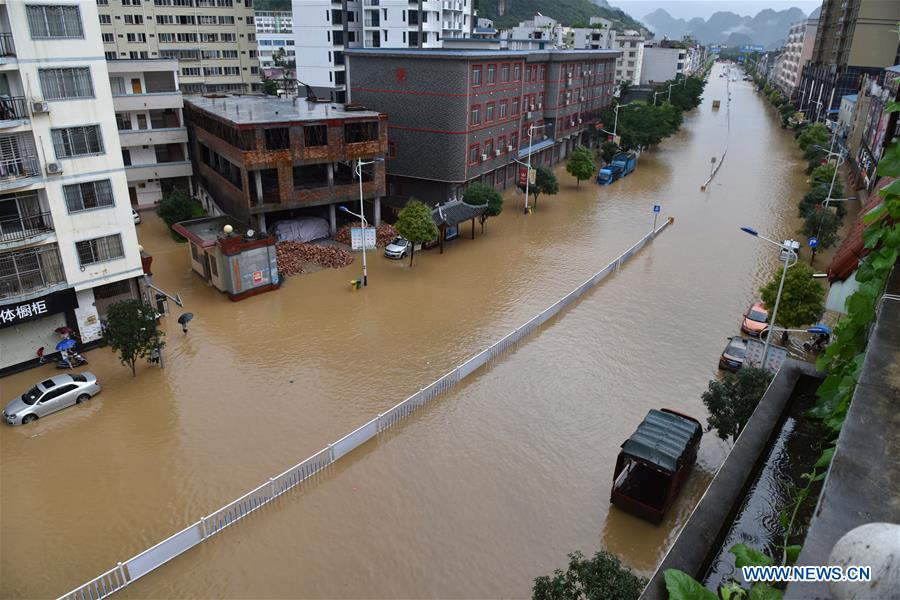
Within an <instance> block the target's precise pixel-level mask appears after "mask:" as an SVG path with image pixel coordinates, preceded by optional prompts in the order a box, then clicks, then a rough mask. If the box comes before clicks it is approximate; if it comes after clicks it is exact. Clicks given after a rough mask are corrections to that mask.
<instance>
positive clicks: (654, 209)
mask: <svg viewBox="0 0 900 600" xmlns="http://www.w3.org/2000/svg"><path fill="white" fill-rule="evenodd" d="M660 209H661V207H660V205H659V204H654V205H653V212H655V213H658V212H659V211H660Z"/></svg>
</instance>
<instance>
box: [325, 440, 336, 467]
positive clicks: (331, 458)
mask: <svg viewBox="0 0 900 600" xmlns="http://www.w3.org/2000/svg"><path fill="white" fill-rule="evenodd" d="M326 461H327V463H326V464H329V465H330V464H331V463H333V462H334V444H328V452H327V453H326Z"/></svg>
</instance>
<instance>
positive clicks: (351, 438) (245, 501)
mask: <svg viewBox="0 0 900 600" xmlns="http://www.w3.org/2000/svg"><path fill="white" fill-rule="evenodd" d="M672 222H673V220H672V218H671V217H670V218H669V219H667V220H666V221H665V222H664V223H663V224H662V225H661V226H660V227H658V228H657V229H656V230H655V231H651V232H650V233H648V234H647V235H645V236H644V237H642V238H641V239H640V240H639V241H638V242H637V243H636V244H634V245H633V246H631V247H630V248H629V249H628V250H626V251H625V252H623V253H622V254H621V255H620V256H618V257H617V258H616V259H615V260H613V261H612V262H610V263H609V264H608V265H606V267H604V268H603V270H601V271H600V272H598V273H596V274H594V275H593V276H592V277H591V278H590V279H588V280H587V281H585V282H584V283H582V284H581V285H579V286H578V287H577V288H575V289H574V290H572V291H571V292H569V293H568V294H566V295H565V296H564V297H563V298H562V299H560V300H559V301H557V302H556V303H555V304H553V305H552V306H550V307H549V308H547V309H546V310H544V311H542V312H541V313H540V314H538V315H537V316H535V317H533V318H532V319H531V320H530V321H528V322H527V323H525V324H524V325H522V326H521V327H518V328H517V329H515V330H514V331H512V332H510V333H509V334H507V335H506V336H504V337H503V338H502V339H500V340H499V341H497V342H494V344H492V345H491V346H490V347H489V348H487V349H486V350H484V351H482V352H479V353H478V354H476V355H475V356H473V357H472V358H470V359H469V360H467V361H466V362H464V363H462V364H461V365H459V366H457V367H456V368H455V369H453V370H452V371H450V372H449V373H447V374H446V375H444V376H443V377H441V378H440V379H438V380H437V381H435V382H434V383H432V384H430V385H429V386H427V387H425V388H422V389H421V390H419V391H418V392H416V393H415V394H413V395H412V396H410V397H409V398H407V399H406V400H404V401H403V402H400V403H399V404H397V405H396V406H394V407H392V408H390V409H389V410H387V411H386V412H383V413H380V414H379V415H378V416H377V417H375V418H374V419H372V420H371V421H369V422H368V423H366V424H365V425H363V426H362V427H360V428H358V429H356V430H354V431H352V432H350V433H348V434H347V435H345V436H344V437H342V438H341V439H339V440H338V441H336V442H334V443H333V444H328V446H326V447H325V448H322V449H321V450H319V451H318V452H316V453H315V454H313V455H312V456H310V457H309V458H307V459H306V460H304V461H303V462H301V463H299V464H297V465H294V466H293V467H291V468H290V469H288V470H286V471H284V472H283V473H281V474H279V475H276V476H275V477H270V478H269V480H268V481H266V482H265V483H263V484H262V485H260V486H258V487H256V488H255V489H253V490H251V491H249V492H247V493H246V494H244V495H243V496H241V497H240V498H238V499H236V500H233V501H231V502H229V503H228V504H226V505H225V506H223V507H222V508H220V509H218V510H216V511H214V512H212V513H210V514H209V515H207V516H205V517H202V518H201V519H200V520H199V521H197V522H196V523H193V524H192V525H190V526H188V527H186V528H185V529H182V530H181V531H179V532H178V533H176V534H175V535H173V536H171V537H169V538H167V539H165V540H163V541H161V542H160V543H158V544H156V545H155V546H152V547H151V548H148V549H146V550H144V551H143V552H141V553H140V554H138V555H136V556H134V557H132V558H130V559H128V560H127V561H125V563H124V564H123V563H118V564H117V565H116V566H115V567H113V568H112V569H110V570H109V571H107V572H106V573H104V574H102V575H100V576H99V577H97V578H96V579H92V580H91V581H88V582H87V583H85V584H83V585H80V586H78V587H77V588H75V589H74V590H72V591H71V592H69V593H67V594H64V595H63V596H60V600H99V599H100V598H106V597H107V596H110V595H111V594H113V593H115V592H117V591H118V590H120V589H122V588H124V587H125V586H127V585H129V584H130V583H132V582H133V581H135V580H136V579H138V578H140V577H142V576H144V575H146V574H147V573H149V572H150V571H152V570H154V569H156V568H158V567H160V566H161V565H164V564H165V563H167V562H169V561H170V560H172V559H173V558H175V557H176V556H178V555H179V554H181V553H182V552H184V551H186V550H189V549H191V548H193V547H194V546H196V545H197V544H199V543H200V542H202V541H203V540H205V539H207V538H209V537H211V536H213V535H215V534H217V533H219V532H220V531H222V530H223V529H225V528H227V527H228V526H230V525H233V524H234V523H236V522H238V521H240V520H241V519H243V518H244V517H246V516H247V515H249V514H250V513H252V512H253V511H255V510H257V509H259V508H261V507H262V506H265V505H266V504H268V503H269V502H271V501H272V500H274V499H275V498H277V497H278V496H280V495H282V494H284V493H285V492H287V491H289V490H291V489H292V488H295V487H297V486H298V485H300V484H301V483H303V482H304V481H307V480H310V479H312V478H313V477H315V476H316V475H317V474H319V473H322V472H323V470H324V469H325V468H326V467H328V466H329V465H330V464H332V463H333V462H335V461H336V460H338V459H339V458H341V457H342V456H346V455H347V454H349V453H350V452H352V451H353V450H354V449H356V448H358V447H359V446H361V445H363V444H364V443H366V442H367V441H369V440H371V439H372V438H374V437H376V436H377V435H378V434H379V433H381V432H383V431H385V430H387V429H388V428H390V427H391V426H393V425H396V424H397V423H399V422H401V421H402V420H403V419H404V418H405V417H407V416H409V415H410V414H412V413H413V412H415V411H416V410H417V409H418V408H420V407H422V406H424V405H425V404H426V403H427V402H428V401H429V400H432V399H433V398H436V397H437V396H440V395H441V394H443V393H444V392H447V391H449V390H450V389H451V388H452V387H453V386H454V385H456V384H457V383H459V382H460V381H462V380H463V379H465V378H466V377H468V376H469V375H471V374H472V373H474V372H475V371H476V370H478V369H479V368H481V367H483V366H484V365H486V364H488V363H489V362H490V361H492V360H494V359H495V358H497V357H499V356H500V355H502V354H503V353H505V352H506V351H507V350H510V349H511V348H513V347H514V346H515V345H516V344H517V343H518V342H519V341H520V340H522V339H524V338H525V337H526V336H528V335H530V334H531V333H533V332H534V331H535V330H536V329H537V328H538V327H540V326H541V325H542V324H544V323H546V322H547V321H548V320H550V319H551V318H553V317H554V316H556V315H557V314H559V312H560V311H561V310H562V309H564V308H566V307H567V306H569V305H571V304H572V303H573V302H575V301H576V300H577V299H578V298H579V297H581V295H582V294H584V293H585V292H586V291H588V290H589V289H591V288H592V287H594V286H595V285H597V284H598V283H599V282H601V281H602V280H603V279H605V278H606V276H607V275H609V274H610V273H612V272H614V271H617V270H618V269H619V267H621V266H622V265H623V264H624V263H625V262H626V261H627V260H628V259H629V258H631V257H632V256H634V255H635V254H636V253H637V252H638V251H639V250H640V249H641V248H643V247H644V245H645V244H646V243H647V242H648V241H650V240H652V239H653V238H654V237H656V236H657V235H658V234H659V233H660V232H661V231H663V230H664V229H665V228H666V227H668V226H669V225H670V224H671V223H672Z"/></svg>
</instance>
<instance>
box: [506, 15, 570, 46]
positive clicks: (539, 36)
mask: <svg viewBox="0 0 900 600" xmlns="http://www.w3.org/2000/svg"><path fill="white" fill-rule="evenodd" d="M565 37H566V32H565V28H564V27H563V26H562V24H561V23H559V22H558V21H556V19H552V18H550V17H545V16H544V15H541V14H536V15H535V16H534V18H533V19H531V20H529V21H521V22H520V23H519V24H518V25H516V26H515V27H512V28H510V29H504V30H503V31H501V32H500V39H501V41H502V42H505V44H504V46H506V47H507V48H508V47H509V46H510V42H521V41H526V40H537V41H540V42H544V43H546V48H548V49H549V48H563V47H564V46H565ZM513 45H515V44H513Z"/></svg>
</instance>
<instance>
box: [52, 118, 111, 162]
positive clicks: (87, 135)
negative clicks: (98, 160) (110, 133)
mask: <svg viewBox="0 0 900 600" xmlns="http://www.w3.org/2000/svg"><path fill="white" fill-rule="evenodd" d="M50 135H51V137H52V138H53V150H54V152H56V158H70V157H73V156H84V155H86V154H100V153H102V152H103V139H102V137H101V135H100V127H99V126H98V125H85V126H84V127H69V128H67V129H51V130H50Z"/></svg>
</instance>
